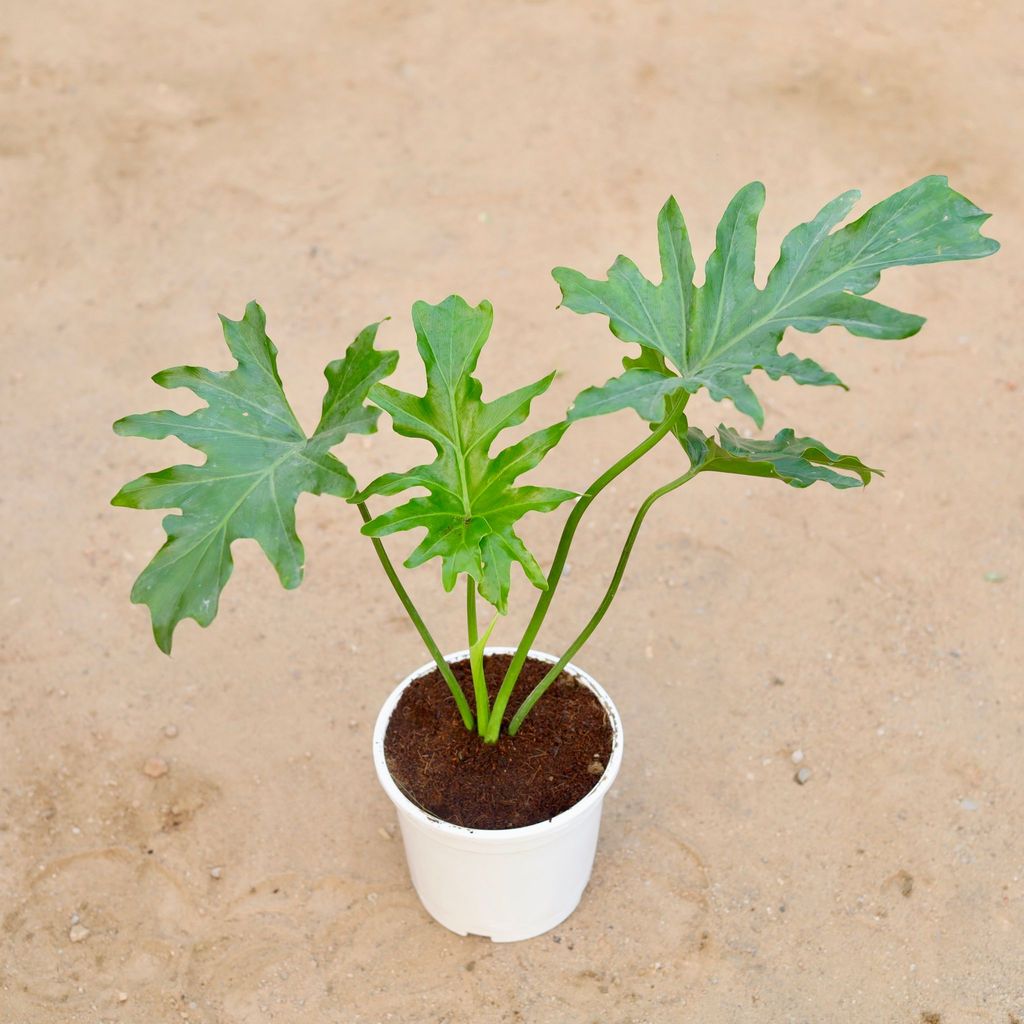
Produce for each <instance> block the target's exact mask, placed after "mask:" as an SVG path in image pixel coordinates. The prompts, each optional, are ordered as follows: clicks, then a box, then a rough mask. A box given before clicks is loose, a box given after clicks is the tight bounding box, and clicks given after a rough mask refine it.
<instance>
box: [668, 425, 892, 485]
mask: <svg viewBox="0 0 1024 1024" xmlns="http://www.w3.org/2000/svg"><path fill="white" fill-rule="evenodd" d="M683 447H684V448H685V449H686V454H687V455H688V456H689V458H690V463H691V465H692V467H693V468H694V469H696V470H698V471H699V472H706V471H707V472H715V473H741V474H744V475H746V476H766V477H774V478H775V479H776V480H782V481H784V482H785V483H787V484H789V485H790V486H791V487H810V485H811V484H813V483H816V482H817V481H819V480H820V481H823V482H824V483H828V484H831V485H832V486H833V487H836V488H839V489H845V488H848V487H866V486H867V485H868V484H869V483H870V482H871V477H872V475H873V474H878V475H879V476H881V475H882V471H881V470H879V469H872V468H871V467H870V466H866V465H864V463H863V462H861V460H860V459H858V458H857V457H856V456H854V455H838V454H836V453H835V452H834V451H831V450H830V449H829V448H826V447H825V445H823V444H822V443H821V442H820V441H816V440H815V439H814V438H813V437H796V436H795V434H794V432H793V431H792V430H790V429H786V430H780V431H779V432H778V433H777V434H776V435H775V437H774V438H773V439H772V440H770V441H758V440H751V439H749V438H745V437H742V436H741V435H740V434H739V433H737V431H735V430H734V429H733V428H732V427H726V426H724V425H720V426H719V428H718V440H717V441H716V440H715V439H714V438H709V437H707V436H706V435H705V434H704V433H703V432H702V431H701V430H699V429H698V428H697V427H690V429H689V431H688V432H687V434H686V437H685V438H684V439H683Z"/></svg>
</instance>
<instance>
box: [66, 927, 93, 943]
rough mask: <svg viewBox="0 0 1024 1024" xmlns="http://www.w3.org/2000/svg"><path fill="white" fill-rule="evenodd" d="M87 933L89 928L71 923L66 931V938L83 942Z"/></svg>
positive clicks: (87, 935)
mask: <svg viewBox="0 0 1024 1024" xmlns="http://www.w3.org/2000/svg"><path fill="white" fill-rule="evenodd" d="M89 934H90V933H89V929H88V928H86V927H85V925H84V924H73V925H72V926H71V930H70V931H69V932H68V938H69V939H70V940H71V941H72V942H85V940H86V939H87V938H89Z"/></svg>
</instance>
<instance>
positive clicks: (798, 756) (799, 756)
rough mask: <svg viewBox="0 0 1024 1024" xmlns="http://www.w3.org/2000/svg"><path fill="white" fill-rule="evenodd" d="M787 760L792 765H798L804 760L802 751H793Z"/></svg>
mask: <svg viewBox="0 0 1024 1024" xmlns="http://www.w3.org/2000/svg"><path fill="white" fill-rule="evenodd" d="M789 759H790V761H792V762H793V764H799V763H800V762H801V761H802V760H803V759H804V752H803V751H802V750H794V751H793V753H792V754H790V755H789Z"/></svg>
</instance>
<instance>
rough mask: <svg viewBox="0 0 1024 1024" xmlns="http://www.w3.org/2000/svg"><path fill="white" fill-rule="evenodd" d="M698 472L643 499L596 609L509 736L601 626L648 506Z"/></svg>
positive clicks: (512, 724) (514, 721)
mask: <svg viewBox="0 0 1024 1024" xmlns="http://www.w3.org/2000/svg"><path fill="white" fill-rule="evenodd" d="M699 472H700V469H699V468H694V469H690V470H689V471H688V472H686V473H684V474H683V475H682V476H681V477H678V478H677V479H675V480H673V481H672V482H671V483H667V484H665V486H664V487H659V488H658V489H657V490H656V491H652V492H651V493H650V494H649V495H647V497H646V498H645V499H644V503H643V504H642V505H641V506H640V508H639V510H638V511H637V514H636V517H635V518H634V519H633V525H632V526H631V527H630V528H629V534H628V535H627V536H626V542H625V544H623V546H622V553H621V554H620V555H619V561H618V563H617V564H616V566H615V572H614V573H613V574H612V579H611V582H610V583H609V584H608V589H607V590H606V591H605V594H604V597H603V598H602V599H601V603H600V604H599V605H598V606H597V611H595V612H594V614H593V615H592V616H591V617H590V621H589V622H588V623H587V624H586V626H584V627H583V629H582V631H581V632H580V634H579V636H577V637H576V639H575V640H573V642H572V643H571V644H569V646H568V648H567V649H566V651H565V653H564V654H563V655H562V657H561V658H559V659H558V661H557V662H556V663H555V664H554V665H553V666H552V667H551V669H550V671H549V672H548V673H547V674H546V675H545V676H544V678H543V679H542V680H541V681H540V682H539V683H538V684H537V685H536V686H535V687H534V688H533V689H532V690H531V691H530V693H529V695H528V696H527V698H526V700H524V701H523V703H522V704H521V705H520V706H519V708H518V710H517V711H516V713H515V714H514V715H513V716H512V721H511V722H509V725H508V733H509V735H510V736H515V734H516V733H517V732H518V731H519V727H520V726H521V725H522V724H523V720H524V719H525V718H526V716H527V715H528V714H529V713H530V711H531V709H532V708H533V706H534V704H536V703H537V701H539V700H540V699H541V697H543V696H544V694H545V693H546V692H547V689H548V687H549V686H550V685H551V684H552V683H553V682H554V681H555V680H556V679H557V678H558V676H559V675H560V674H561V672H562V669H564V668H565V666H566V665H568V664H569V662H570V661H571V660H572V658H573V655H575V654H576V652H577V651H578V650H579V649H580V648H581V647H582V646H583V645H584V644H585V643H586V642H587V641H588V640H589V639H590V635H591V634H592V633H593V632H594V630H595V629H597V627H598V626H599V625H600V623H601V620H602V619H603V618H604V616H605V612H607V611H608V608H609V607H610V605H611V603H612V601H613V600H614V599H615V595H616V593H617V592H618V589H619V584H620V583H621V582H622V577H623V574H624V573H625V571H626V565H627V563H628V562H629V556H630V553H631V552H632V550H633V545H634V544H635V543H636V538H637V535H638V534H639V533H640V527H641V526H643V522H644V519H645V518H646V516H647V513H648V512H649V511H650V510H651V506H652V505H653V504H654V503H655V502H656V501H657V500H658V499H659V498H662V497H664V496H665V495H666V494H669V493H670V492H671V491H674V490H675V489H676V488H677V487H682V486H683V484H685V483H687V482H688V481H690V480H692V479H693V478H694V477H695V476H696V475H697V474H698V473H699Z"/></svg>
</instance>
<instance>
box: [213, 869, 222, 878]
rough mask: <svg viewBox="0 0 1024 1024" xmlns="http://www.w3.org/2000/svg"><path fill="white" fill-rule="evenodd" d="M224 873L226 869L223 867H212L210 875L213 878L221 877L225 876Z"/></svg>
mask: <svg viewBox="0 0 1024 1024" xmlns="http://www.w3.org/2000/svg"><path fill="white" fill-rule="evenodd" d="M223 874H224V869H223V868H210V877H211V878H221V877H222V876H223Z"/></svg>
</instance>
